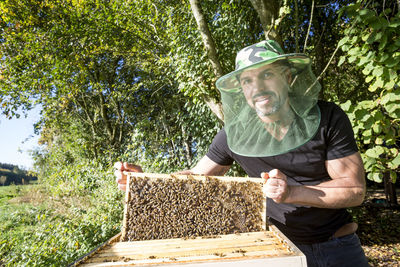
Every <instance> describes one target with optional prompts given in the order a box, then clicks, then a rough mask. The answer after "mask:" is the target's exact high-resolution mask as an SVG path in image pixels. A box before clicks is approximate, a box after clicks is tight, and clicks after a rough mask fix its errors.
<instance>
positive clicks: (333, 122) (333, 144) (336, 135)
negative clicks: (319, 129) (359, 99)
mask: <svg viewBox="0 0 400 267" xmlns="http://www.w3.org/2000/svg"><path fill="white" fill-rule="evenodd" d="M332 105H333V107H332V109H331V110H330V112H331V114H330V123H329V128H328V133H327V159H328V160H332V159H338V158H343V157H346V156H349V155H352V154H354V153H355V152H357V151H358V147H357V144H356V141H355V139H354V132H353V127H352V125H351V123H350V120H349V118H348V117H347V115H346V113H345V112H344V111H343V110H342V109H341V108H340V107H339V106H337V105H336V104H332Z"/></svg>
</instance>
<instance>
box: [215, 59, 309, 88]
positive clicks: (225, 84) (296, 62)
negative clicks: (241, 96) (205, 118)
mask: <svg viewBox="0 0 400 267" xmlns="http://www.w3.org/2000/svg"><path fill="white" fill-rule="evenodd" d="M284 59H286V60H288V61H289V62H290V63H291V66H292V67H293V68H295V69H296V70H301V69H304V68H305V67H306V66H308V65H309V64H310V63H311V59H310V58H309V57H308V56H307V55H305V54H299V53H293V54H285V55H281V56H277V57H274V58H269V59H266V60H263V61H259V62H257V63H254V64H252V65H249V66H246V67H244V68H241V69H237V70H235V71H232V72H230V73H228V74H226V75H224V76H222V77H221V78H219V79H218V80H217V82H216V86H217V88H218V89H219V90H229V91H231V90H233V91H235V90H240V89H241V86H240V83H239V81H238V79H237V78H236V76H237V75H238V74H240V73H242V72H243V71H245V70H247V69H250V68H256V67H261V66H264V65H268V64H271V63H274V62H276V61H279V60H284Z"/></svg>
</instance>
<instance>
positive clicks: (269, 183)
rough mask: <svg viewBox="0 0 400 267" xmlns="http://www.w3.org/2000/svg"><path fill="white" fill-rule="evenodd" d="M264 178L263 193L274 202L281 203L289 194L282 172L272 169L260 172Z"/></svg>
mask: <svg viewBox="0 0 400 267" xmlns="http://www.w3.org/2000/svg"><path fill="white" fill-rule="evenodd" d="M261 178H263V179H264V185H263V193H264V195H266V196H267V197H269V198H271V199H272V200H273V201H275V202H276V203H283V202H285V200H286V199H287V197H288V196H289V193H290V190H289V186H288V185H287V178H286V175H285V174H284V173H282V172H281V171H279V170H277V169H274V170H272V171H270V172H268V173H266V172H263V173H261Z"/></svg>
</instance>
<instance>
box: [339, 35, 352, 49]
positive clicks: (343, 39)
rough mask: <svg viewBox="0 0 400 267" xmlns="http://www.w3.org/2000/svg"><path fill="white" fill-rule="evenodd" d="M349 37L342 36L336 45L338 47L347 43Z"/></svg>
mask: <svg viewBox="0 0 400 267" xmlns="http://www.w3.org/2000/svg"><path fill="white" fill-rule="evenodd" d="M349 39H350V38H349V37H348V36H345V37H344V38H342V39H341V40H340V41H339V43H338V46H339V47H340V46H343V45H344V44H345V43H347V42H348V41H349Z"/></svg>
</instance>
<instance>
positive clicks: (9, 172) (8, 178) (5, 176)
mask: <svg viewBox="0 0 400 267" xmlns="http://www.w3.org/2000/svg"><path fill="white" fill-rule="evenodd" d="M34 180H37V177H36V176H35V175H33V174H32V173H30V172H28V171H26V170H22V169H20V168H19V167H18V166H16V165H13V164H8V163H0V186H3V185H10V184H28V183H29V181H34Z"/></svg>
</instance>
